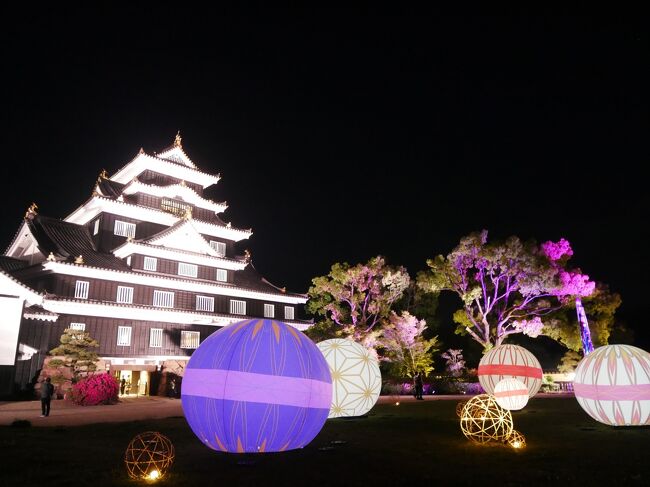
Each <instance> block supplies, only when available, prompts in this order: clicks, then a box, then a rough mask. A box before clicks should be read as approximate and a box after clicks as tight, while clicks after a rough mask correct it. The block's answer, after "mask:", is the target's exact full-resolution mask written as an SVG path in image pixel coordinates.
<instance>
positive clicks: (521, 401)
mask: <svg viewBox="0 0 650 487" xmlns="http://www.w3.org/2000/svg"><path fill="white" fill-rule="evenodd" d="M494 398H495V399H496V401H497V404H498V405H499V406H501V407H502V408H503V409H507V410H508V411H519V410H520V409H523V408H524V407H525V406H526V404H528V389H527V388H526V384H524V383H523V382H521V381H520V380H519V379H513V378H509V379H503V380H500V381H499V382H498V384H497V385H496V386H494Z"/></svg>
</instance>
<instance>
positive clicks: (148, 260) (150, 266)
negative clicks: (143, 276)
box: [144, 257, 158, 271]
mask: <svg viewBox="0 0 650 487" xmlns="http://www.w3.org/2000/svg"><path fill="white" fill-rule="evenodd" d="M144 270H145V271H156V270H158V259H156V258H155V257H145V258H144Z"/></svg>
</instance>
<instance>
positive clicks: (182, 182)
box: [180, 179, 187, 187]
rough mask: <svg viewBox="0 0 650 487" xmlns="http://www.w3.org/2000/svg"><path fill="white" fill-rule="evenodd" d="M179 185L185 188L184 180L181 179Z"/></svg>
mask: <svg viewBox="0 0 650 487" xmlns="http://www.w3.org/2000/svg"><path fill="white" fill-rule="evenodd" d="M180 185H181V186H183V187H185V186H187V185H186V184H185V180H184V179H181V182H180Z"/></svg>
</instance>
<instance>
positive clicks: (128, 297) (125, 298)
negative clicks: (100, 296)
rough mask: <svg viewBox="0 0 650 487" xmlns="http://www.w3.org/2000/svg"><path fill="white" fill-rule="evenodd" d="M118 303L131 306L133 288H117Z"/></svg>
mask: <svg viewBox="0 0 650 487" xmlns="http://www.w3.org/2000/svg"><path fill="white" fill-rule="evenodd" d="M116 301H117V302H118V303H127V304H131V303H132V302H133V288H132V287H126V286H117V299H116Z"/></svg>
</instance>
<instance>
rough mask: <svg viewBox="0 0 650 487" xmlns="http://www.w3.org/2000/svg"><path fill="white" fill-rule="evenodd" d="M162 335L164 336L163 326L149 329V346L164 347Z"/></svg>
mask: <svg viewBox="0 0 650 487" xmlns="http://www.w3.org/2000/svg"><path fill="white" fill-rule="evenodd" d="M162 337H163V329H162V328H151V330H149V346H150V347H151V348H160V347H162Z"/></svg>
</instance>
